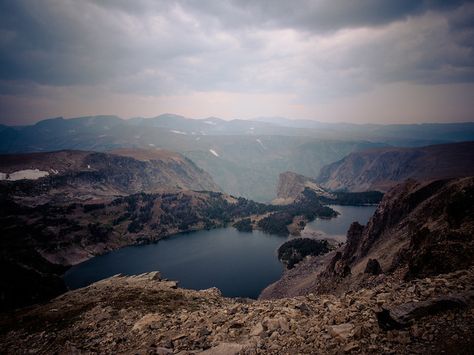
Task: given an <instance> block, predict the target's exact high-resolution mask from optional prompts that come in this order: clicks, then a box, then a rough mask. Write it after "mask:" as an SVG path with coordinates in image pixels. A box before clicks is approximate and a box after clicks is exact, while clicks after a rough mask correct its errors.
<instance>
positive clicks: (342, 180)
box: [316, 142, 474, 192]
mask: <svg viewBox="0 0 474 355" xmlns="http://www.w3.org/2000/svg"><path fill="white" fill-rule="evenodd" d="M472 175H474V142H463V143H453V144H442V145H432V146H427V147H421V148H379V149H371V150H365V151H360V152H354V153H351V154H349V155H348V156H347V157H345V158H343V159H342V160H340V161H337V162H335V163H332V164H329V165H327V166H325V167H323V168H322V169H321V171H320V174H319V176H318V178H317V179H316V181H317V182H318V183H319V184H321V186H322V187H324V188H327V189H331V190H346V191H368V190H378V191H383V192H384V191H387V190H388V189H390V188H391V187H393V186H395V185H396V184H398V183H400V182H403V181H404V180H406V179H409V178H412V179H416V180H420V181H424V180H436V179H445V178H454V177H463V176H472Z"/></svg>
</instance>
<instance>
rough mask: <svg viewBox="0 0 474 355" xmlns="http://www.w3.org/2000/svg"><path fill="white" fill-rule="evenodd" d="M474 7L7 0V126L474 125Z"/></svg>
mask: <svg viewBox="0 0 474 355" xmlns="http://www.w3.org/2000/svg"><path fill="white" fill-rule="evenodd" d="M473 46H474V3H473V2H469V1H441V0H440V1H436V0H432V1H430V0H426V1H416V0H395V1H392V0H387V1H382V0H357V1H356V0H350V1H346V0H328V1H318V0H313V1H311V0H291V1H290V0H268V1H264V0H262V1H258V0H253V1H252V0H241V1H238V0H234V1H232V0H227V1H226V0H216V1H206V0H195V1H192V0H180V1H171V0H169V1H153V0H133V1H129V0H102V1H99V0H97V1H93V0H30V1H27V0H24V1H23V0H1V1H0V123H5V124H26V123H31V122H35V121H37V120H39V119H43V118H47V117H55V116H64V117H73V116H81V115H96V114H116V115H119V116H121V117H124V118H127V117H134V116H144V117H149V116H156V115H158V114H161V113H165V112H170V113H176V114H182V115H185V116H188V117H193V118H202V117H206V116H217V117H221V118H225V119H231V118H251V117H256V116H284V117H289V118H306V119H315V120H320V121H332V122H338V121H346V122H378V123H408V122H455V121H473V120H474V118H473V112H474V49H473Z"/></svg>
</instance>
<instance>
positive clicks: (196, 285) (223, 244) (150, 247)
mask: <svg viewBox="0 0 474 355" xmlns="http://www.w3.org/2000/svg"><path fill="white" fill-rule="evenodd" d="M333 208H335V209H337V210H338V211H339V212H340V213H341V215H340V216H339V217H338V218H334V219H332V220H316V221H315V222H312V223H314V225H315V226H317V228H319V230H323V231H326V232H327V233H328V234H331V233H341V234H343V233H345V232H343V231H344V230H345V231H347V228H348V227H349V225H350V224H351V223H352V221H353V220H358V221H359V222H361V223H365V222H366V221H367V220H368V218H369V217H370V215H371V214H372V213H373V211H374V208H372V207H347V206H333ZM364 211H365V212H364ZM354 218H356V219H354ZM311 225H313V224H311ZM286 240H287V238H285V237H279V236H275V235H269V234H265V233H263V232H260V231H253V232H252V233H242V232H238V231H237V230H235V229H234V228H232V227H229V228H220V229H213V230H205V231H198V232H192V233H183V234H178V235H175V236H172V237H169V238H166V239H163V240H160V241H159V242H158V243H154V244H147V245H140V246H131V247H125V248H122V249H119V250H115V251H113V252H110V253H108V254H105V255H101V256H97V257H95V258H92V259H90V260H88V261H85V262H83V263H81V264H79V265H76V266H74V267H72V268H71V269H69V270H68V272H67V273H66V275H65V277H64V279H65V281H66V285H67V286H68V287H69V288H71V289H75V288H79V287H84V286H87V285H89V284H91V283H93V282H95V281H98V280H101V279H103V278H106V277H110V276H112V275H115V274H118V273H121V274H125V275H136V274H140V273H144V272H149V271H155V270H158V271H160V272H161V274H162V276H163V277H166V278H168V279H171V280H177V281H179V285H180V286H181V287H184V288H191V289H197V290H199V289H206V288H209V287H218V288H219V289H220V290H221V291H222V293H223V294H224V295H225V296H228V297H250V298H256V297H258V295H259V294H260V292H261V291H262V290H263V289H264V288H265V287H266V286H268V285H269V284H270V283H272V282H274V281H276V280H278V279H279V278H280V276H281V274H282V272H283V266H282V264H281V263H280V262H279V261H278V258H277V254H276V253H277V249H278V247H279V246H280V245H281V244H282V243H284V242H285V241H286Z"/></svg>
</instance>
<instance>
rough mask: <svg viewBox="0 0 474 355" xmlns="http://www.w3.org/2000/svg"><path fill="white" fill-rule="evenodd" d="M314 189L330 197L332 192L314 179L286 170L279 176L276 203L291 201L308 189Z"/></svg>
mask: <svg viewBox="0 0 474 355" xmlns="http://www.w3.org/2000/svg"><path fill="white" fill-rule="evenodd" d="M306 188H308V189H310V190H313V191H314V192H316V193H317V194H318V195H320V196H326V197H330V196H331V194H330V193H328V192H327V191H326V190H324V189H323V188H322V187H321V186H319V185H318V184H317V183H316V181H315V180H314V179H311V178H308V177H306V176H303V175H300V174H297V173H294V172H291V171H286V172H284V173H281V174H280V175H279V177H278V186H277V199H276V200H274V201H273V202H274V203H276V204H283V203H291V202H293V201H294V200H295V199H296V198H298V196H299V195H301V193H302V192H303V191H304V190H305V189H306Z"/></svg>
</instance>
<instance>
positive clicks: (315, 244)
mask: <svg viewBox="0 0 474 355" xmlns="http://www.w3.org/2000/svg"><path fill="white" fill-rule="evenodd" d="M329 250H330V249H329V245H328V242H327V241H326V240H315V239H308V238H297V239H292V240H290V241H288V242H286V243H284V244H282V245H281V246H280V248H278V259H279V260H280V261H282V262H283V263H285V264H286V267H287V268H288V269H292V268H293V267H294V266H295V265H296V264H298V263H299V262H300V261H301V260H303V259H304V258H305V257H306V256H308V255H312V256H317V255H322V254H326V253H327V252H329Z"/></svg>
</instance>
